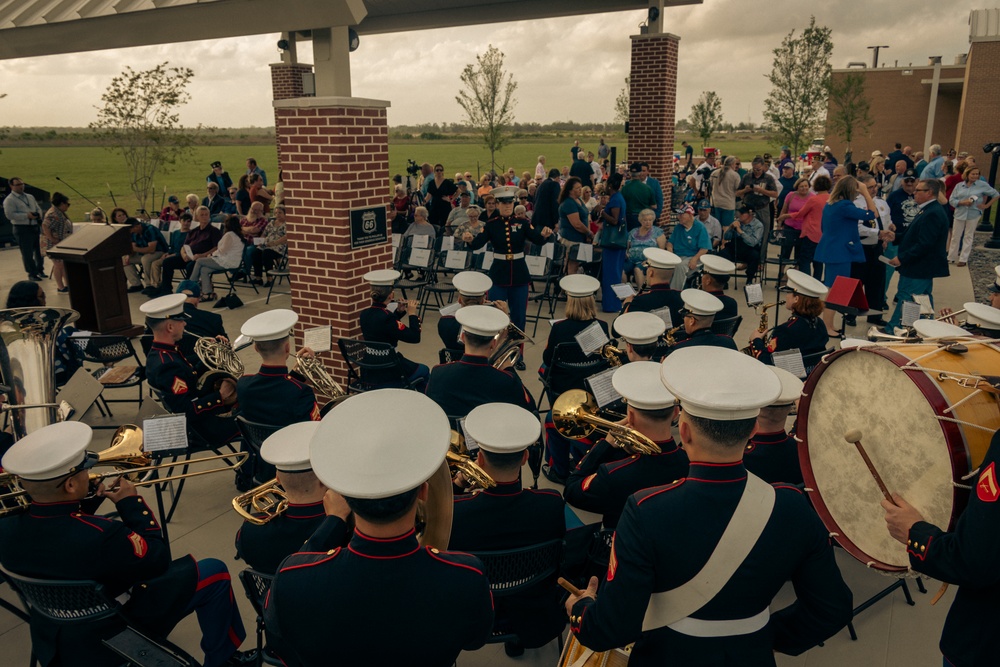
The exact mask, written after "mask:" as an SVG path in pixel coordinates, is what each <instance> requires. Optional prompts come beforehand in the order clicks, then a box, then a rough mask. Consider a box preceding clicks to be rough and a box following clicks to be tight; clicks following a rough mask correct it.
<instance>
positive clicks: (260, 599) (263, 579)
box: [240, 567, 285, 665]
mask: <svg viewBox="0 0 1000 667" xmlns="http://www.w3.org/2000/svg"><path fill="white" fill-rule="evenodd" d="M272 581H274V576H273V575H270V574H264V573H263V572H260V571H259V570H255V569H253V568H250V567H248V568H247V569H245V570H243V571H241V572H240V583H241V584H243V592H244V593H246V596H247V599H248V600H250V606H252V607H253V610H254V611H255V612H256V613H257V623H256V626H257V655H258V656H259V659H258V662H257V664H258V665H260V664H264V665H283V664H285V663H283V662H282V661H281V660H280V659H279V658H277V657H274V656H272V655H271V654H270V652H269V651H268V650H267V648H265V647H264V602H265V601H266V600H267V593H268V591H270V590H271V582H272Z"/></svg>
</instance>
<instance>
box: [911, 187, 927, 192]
mask: <svg viewBox="0 0 1000 667" xmlns="http://www.w3.org/2000/svg"><path fill="white" fill-rule="evenodd" d="M914 192H930V190H929V189H927V188H916V189H915V190H914Z"/></svg>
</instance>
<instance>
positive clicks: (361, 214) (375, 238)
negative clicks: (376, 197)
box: [351, 206, 389, 248]
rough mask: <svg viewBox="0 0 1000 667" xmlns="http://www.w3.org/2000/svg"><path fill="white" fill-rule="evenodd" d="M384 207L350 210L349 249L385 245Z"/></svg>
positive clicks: (387, 237)
mask: <svg viewBox="0 0 1000 667" xmlns="http://www.w3.org/2000/svg"><path fill="white" fill-rule="evenodd" d="M388 240H389V236H388V234H387V232H386V222H385V207H383V206H375V207H371V208H355V209H351V248H364V247H366V246H370V245H376V244H379V243H386V242H387V241H388Z"/></svg>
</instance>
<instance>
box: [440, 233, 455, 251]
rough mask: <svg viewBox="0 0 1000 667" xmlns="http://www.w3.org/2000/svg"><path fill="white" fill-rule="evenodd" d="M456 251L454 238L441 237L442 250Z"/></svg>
mask: <svg viewBox="0 0 1000 667" xmlns="http://www.w3.org/2000/svg"><path fill="white" fill-rule="evenodd" d="M454 249H455V237H454V236H442V237H441V250H454Z"/></svg>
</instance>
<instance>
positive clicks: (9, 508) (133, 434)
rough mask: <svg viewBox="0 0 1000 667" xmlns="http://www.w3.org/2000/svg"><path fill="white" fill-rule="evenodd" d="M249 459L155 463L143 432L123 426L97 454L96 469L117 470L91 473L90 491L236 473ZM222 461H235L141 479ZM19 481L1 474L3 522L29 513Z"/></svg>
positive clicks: (233, 456) (230, 456)
mask: <svg viewBox="0 0 1000 667" xmlns="http://www.w3.org/2000/svg"><path fill="white" fill-rule="evenodd" d="M249 456H250V454H249V452H236V453H234V454H217V455H214V456H203V457H200V458H194V459H189V460H187V461H184V462H183V463H181V462H176V461H175V462H170V463H166V462H165V463H153V462H152V460H153V459H152V457H150V456H149V454H147V453H146V452H144V451H143V449H142V429H141V428H139V427H138V426H136V425H135V424H123V425H122V426H119V427H118V430H117V431H115V435H114V437H113V438H112V440H111V446H110V447H108V448H107V449H104V450H101V451H100V452H98V453H97V465H99V466H114V467H115V470H114V471H111V472H104V473H91V475H90V484H91V487H94V486H96V485H97V484H98V483H99V482H101V481H102V480H105V479H107V478H109V477H125V478H127V479H128V480H129V481H130V482H132V484H133V486H136V487H144V486H151V485H153V484H163V483H165V482H173V481H176V480H179V479H187V478H189V477H200V476H201V475H210V474H212V473H216V472H223V471H226V470H237V469H238V468H239V467H240V466H242V465H243V463H244V462H246V460H247V458H248V457H249ZM223 459H234V461H233V462H231V463H230V462H227V464H226V465H224V466H215V467H213V468H209V469H208V470H195V471H193V472H184V473H179V474H177V475H169V476H167V477H153V476H151V475H150V476H147V477H146V478H145V479H139V478H140V477H143V476H146V475H148V474H149V473H154V472H156V471H159V470H165V469H172V468H176V467H179V466H181V465H183V466H184V467H185V468H187V467H188V466H191V465H200V464H203V463H208V462H212V461H219V460H223ZM16 479H17V478H16V476H15V475H12V474H10V473H3V474H0V488H8V489H10V491H7V492H6V493H2V494H0V518H2V517H5V516H10V515H12V514H18V513H20V512H22V511H24V510H26V509H28V503H27V502H26V501H27V495H28V494H27V492H26V491H24V489H21V488H18V486H17V482H16Z"/></svg>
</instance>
